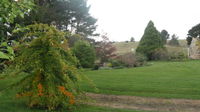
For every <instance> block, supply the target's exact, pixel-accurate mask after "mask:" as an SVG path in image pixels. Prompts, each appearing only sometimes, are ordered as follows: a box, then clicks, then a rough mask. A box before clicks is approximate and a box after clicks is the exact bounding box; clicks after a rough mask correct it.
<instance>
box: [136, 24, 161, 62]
mask: <svg viewBox="0 0 200 112" xmlns="http://www.w3.org/2000/svg"><path fill="white" fill-rule="evenodd" d="M163 47H164V45H163V43H162V40H161V35H160V33H159V32H158V31H157V29H156V28H155V26H154V23H153V22H152V21H150V22H149V23H148V25H147V27H146V29H145V31H144V35H143V36H142V39H141V40H140V43H139V45H138V47H137V49H136V52H137V53H141V54H144V55H145V56H146V57H147V58H148V60H152V54H153V52H154V51H155V50H156V49H158V48H163Z"/></svg>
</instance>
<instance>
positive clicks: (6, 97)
mask: <svg viewBox="0 0 200 112" xmlns="http://www.w3.org/2000/svg"><path fill="white" fill-rule="evenodd" d="M14 93H15V92H13V91H12V92H11V91H10V92H6V94H2V93H0V112H66V110H65V111H45V110H38V109H30V108H28V107H27V106H26V105H25V103H24V102H23V100H19V99H16V98H14V97H13V96H15V95H14ZM70 112H147V111H134V110H124V109H111V108H106V107H96V106H87V105H81V106H79V108H77V109H75V110H73V111H70Z"/></svg>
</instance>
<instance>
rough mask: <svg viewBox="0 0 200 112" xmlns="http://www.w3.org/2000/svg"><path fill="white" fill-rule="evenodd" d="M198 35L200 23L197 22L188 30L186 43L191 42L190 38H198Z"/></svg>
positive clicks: (199, 35) (199, 33)
mask: <svg viewBox="0 0 200 112" xmlns="http://www.w3.org/2000/svg"><path fill="white" fill-rule="evenodd" d="M199 37H200V24H197V25H195V26H194V27H192V28H191V29H190V30H189V31H188V37H187V43H188V45H190V44H191V42H192V38H199Z"/></svg>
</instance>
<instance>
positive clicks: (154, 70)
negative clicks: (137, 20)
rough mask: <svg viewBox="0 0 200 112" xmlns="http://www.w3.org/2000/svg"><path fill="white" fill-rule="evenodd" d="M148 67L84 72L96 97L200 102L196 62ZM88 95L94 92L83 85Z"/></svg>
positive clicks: (162, 63)
mask: <svg viewBox="0 0 200 112" xmlns="http://www.w3.org/2000/svg"><path fill="white" fill-rule="evenodd" d="M150 63H151V64H152V65H150V66H145V67H139V68H130V69H115V70H98V71H86V72H85V74H86V75H87V76H88V77H89V78H90V79H92V80H93V81H94V83H95V84H96V86H97V88H99V92H100V93H104V94H116V95H133V96H145V97H160V98H186V99H200V86H199V85H200V69H199V65H200V61H185V62H150ZM83 87H84V89H85V90H86V91H88V92H95V91H94V90H93V89H90V87H89V86H88V85H87V84H85V83H84V84H83Z"/></svg>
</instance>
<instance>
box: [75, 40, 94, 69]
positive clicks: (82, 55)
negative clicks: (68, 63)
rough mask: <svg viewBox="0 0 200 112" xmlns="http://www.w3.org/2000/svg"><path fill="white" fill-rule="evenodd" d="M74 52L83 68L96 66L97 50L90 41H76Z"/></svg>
mask: <svg viewBox="0 0 200 112" xmlns="http://www.w3.org/2000/svg"><path fill="white" fill-rule="evenodd" d="M73 53H74V54H75V56H76V57H77V59H78V60H79V62H80V64H81V66H82V67H83V68H92V67H93V66H94V61H95V50H94V47H92V46H91V45H90V44H89V43H88V42H86V41H78V42H76V43H75V45H74V47H73Z"/></svg>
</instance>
